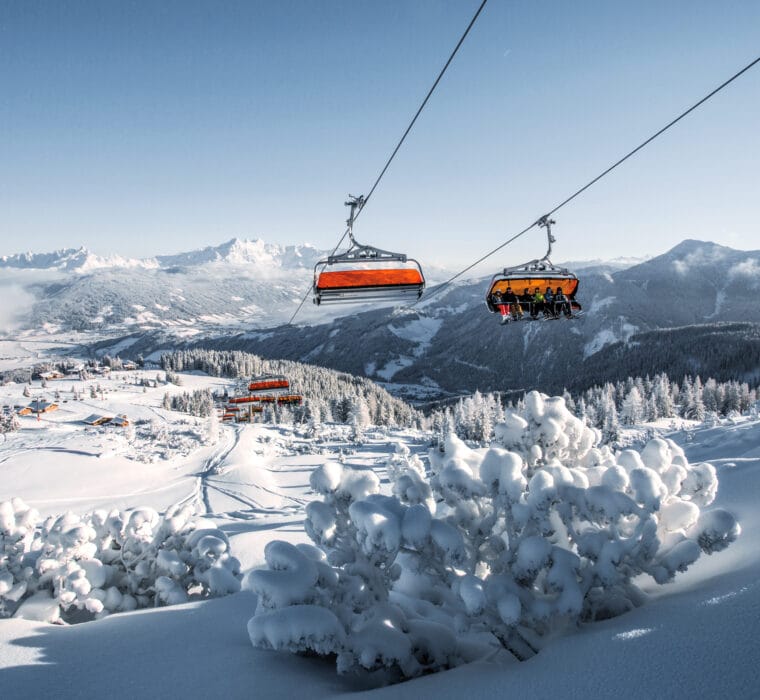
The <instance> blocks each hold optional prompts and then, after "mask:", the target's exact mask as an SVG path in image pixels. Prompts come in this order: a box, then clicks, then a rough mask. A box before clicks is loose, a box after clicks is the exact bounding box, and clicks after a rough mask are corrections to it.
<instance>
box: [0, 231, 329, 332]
mask: <svg viewBox="0 0 760 700" xmlns="http://www.w3.org/2000/svg"><path fill="white" fill-rule="evenodd" d="M324 255H325V252H324V251H320V250H318V249H316V248H314V247H312V246H309V245H297V246H278V245H274V244H270V243H265V242H264V241H262V240H253V241H249V240H239V239H232V240H230V241H227V242H226V243H222V244H221V245H219V246H210V247H207V248H203V249H202V250H196V251H191V252H187V253H179V254H177V255H162V256H157V257H154V258H146V259H139V260H138V259H127V258H122V257H120V256H109V257H100V256H98V255H95V254H93V253H91V252H89V251H88V250H86V249H85V248H79V249H73V248H72V249H66V250H60V251H56V252H54V253H46V254H33V253H24V254H20V255H9V256H3V257H1V258H0V288H2V287H8V288H11V291H12V292H15V294H14V296H16V298H17V302H18V303H17V305H16V306H17V308H16V309H15V312H16V313H15V317H14V318H13V319H12V320H11V319H4V320H5V326H6V328H4V329H2V330H7V329H8V328H9V327H13V328H15V330H17V331H18V330H25V329H29V328H33V329H43V330H45V331H47V332H48V333H55V332H60V331H63V332H66V331H70V330H79V331H91V330H97V331H99V332H106V333H109V334H112V333H123V332H125V331H127V330H143V331H144V330H149V329H155V328H165V329H167V328H168V329H175V330H177V331H180V330H184V331H185V332H190V333H192V332H194V331H196V330H198V329H200V328H208V327H211V326H217V327H218V326H234V325H236V324H244V325H245V326H246V327H250V326H261V325H265V324H269V323H272V322H274V323H278V322H282V321H283V320H284V319H285V318H286V317H288V315H289V314H290V313H292V308H293V307H294V304H296V303H297V301H298V300H300V298H301V297H302V295H303V293H304V292H305V290H306V288H307V287H308V285H309V282H310V280H311V272H312V269H313V267H314V264H315V263H316V262H317V260H319V259H320V258H321V257H323V256H324Z"/></svg>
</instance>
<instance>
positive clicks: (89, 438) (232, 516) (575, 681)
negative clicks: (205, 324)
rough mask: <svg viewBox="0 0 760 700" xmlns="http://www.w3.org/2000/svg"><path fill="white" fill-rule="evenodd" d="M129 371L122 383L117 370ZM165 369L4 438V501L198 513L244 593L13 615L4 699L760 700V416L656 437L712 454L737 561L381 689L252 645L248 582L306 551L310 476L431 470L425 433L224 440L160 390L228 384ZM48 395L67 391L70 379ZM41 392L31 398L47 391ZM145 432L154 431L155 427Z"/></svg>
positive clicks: (695, 456)
mask: <svg viewBox="0 0 760 700" xmlns="http://www.w3.org/2000/svg"><path fill="white" fill-rule="evenodd" d="M119 375H120V376H119ZM153 376H155V371H154V372H130V373H118V375H117V376H114V377H113V378H111V379H110V380H106V381H103V380H100V384H101V385H102V386H103V387H106V388H107V389H108V391H107V393H106V394H105V395H104V396H103V398H91V397H90V393H89V390H88V387H89V386H90V385H97V383H98V381H95V380H89V381H88V382H84V383H79V382H78V384H81V385H82V386H81V387H79V386H78V389H79V390H80V391H83V393H84V395H85V397H86V398H83V399H82V400H79V401H68V400H67V401H66V402H61V404H60V407H59V410H57V411H55V412H53V413H51V414H45V415H42V416H41V417H40V420H37V419H36V418H35V417H28V416H27V417H23V418H22V419H21V421H22V425H21V430H19V431H18V432H14V433H9V434H8V435H7V436H6V437H5V440H4V442H2V444H0V501H6V500H8V499H10V498H13V497H19V498H21V499H23V500H24V501H25V502H26V503H27V504H28V505H29V506H31V507H33V508H36V509H37V510H38V511H39V512H40V514H41V515H42V516H50V515H59V514H62V513H65V512H66V511H72V512H74V513H76V514H80V515H82V514H84V513H87V512H90V511H93V510H95V509H105V510H110V509H113V508H117V509H120V510H125V509H129V508H136V507H149V508H153V509H155V510H157V511H159V512H162V511H165V510H166V509H167V508H168V507H169V506H171V505H172V504H177V503H179V504H185V505H192V506H193V509H194V510H195V513H196V516H197V518H198V519H199V520H200V522H201V523H202V524H201V526H202V527H217V528H219V529H221V530H222V531H223V532H224V533H225V534H226V536H227V537H228V538H229V541H230V546H231V550H232V554H234V556H235V557H237V558H238V559H239V560H240V564H241V569H242V573H243V579H242V590H241V591H240V592H238V593H234V594H231V595H228V596H224V597H219V598H213V599H209V600H205V601H203V602H194V603H187V604H181V605H173V606H167V607H160V608H153V609H143V610H137V611H133V612H124V613H118V614H114V615H111V616H109V617H106V618H104V619H101V620H96V621H92V622H85V623H82V624H73V625H60V624H49V623H46V622H39V621H34V620H27V619H18V618H15V619H5V620H0V692H2V695H3V697H8V698H16V697H18V698H20V697H44V696H54V697H59V698H74V697H77V698H96V697H103V696H104V695H107V696H108V697H111V698H134V697H180V698H181V697H186V698H192V697H201V696H206V695H208V694H210V693H214V694H218V695H220V696H223V697H228V698H250V697H262V698H267V699H268V700H269V699H276V698H294V697H301V696H308V697H310V698H332V697H340V696H345V695H354V694H358V695H362V696H364V695H365V694H366V696H368V697H376V698H383V697H389V698H390V697H393V698H406V697H409V698H419V697H440V698H454V697H465V696H466V697H474V698H480V697H483V698H486V697H501V696H503V695H504V694H505V693H509V694H510V695H511V696H514V697H532V698H550V697H562V698H590V697H592V698H603V697H616V698H626V697H630V698H651V697H667V696H674V697H731V698H752V697H756V696H757V693H758V689H760V670H759V668H760V664H759V662H760V651H758V647H757V639H756V635H757V632H758V622H759V621H760V583H758V582H759V581H760V516H758V508H757V497H758V494H760V420H758V419H757V418H751V417H748V416H744V417H737V418H734V419H727V420H725V421H722V422H720V423H719V424H717V425H712V426H708V425H703V424H696V423H693V422H681V423H679V425H675V426H674V425H665V424H663V425H660V426H651V425H648V426H642V428H648V429H650V430H651V429H657V430H658V431H659V432H660V434H663V435H666V436H667V437H670V438H671V439H673V440H674V441H675V442H676V443H678V444H679V445H680V446H681V447H683V449H684V450H685V453H686V456H687V458H688V460H689V462H690V463H697V462H701V461H709V462H710V463H712V464H713V465H714V466H715V468H716V470H717V473H718V477H719V484H720V485H719V491H718V495H717V499H716V501H715V504H714V505H715V506H718V507H721V508H725V509H726V510H728V511H730V512H731V513H733V515H734V516H736V518H737V519H738V521H739V522H740V524H741V528H742V532H741V535H740V536H739V538H738V539H737V541H736V542H734V543H733V544H732V545H731V546H730V547H728V548H727V549H726V550H725V551H722V552H718V553H715V554H713V555H711V556H702V557H701V558H700V559H699V560H698V561H697V562H696V563H695V564H694V565H693V566H692V567H691V568H690V569H689V570H688V571H687V572H686V573H682V574H678V575H677V576H676V579H675V581H674V582H673V583H669V584H666V585H664V586H655V585H654V584H653V583H652V584H651V585H650V584H648V583H647V582H646V581H642V582H640V585H641V586H642V588H643V589H644V590H645V591H646V592H647V593H648V594H649V596H650V598H649V600H647V602H646V603H645V604H644V605H642V606H641V607H638V608H636V609H634V610H632V611H630V612H628V613H626V614H624V615H621V616H620V617H617V618H615V619H612V620H606V621H602V622H595V623H590V624H584V625H582V626H581V627H580V628H579V629H577V630H576V631H574V632H573V633H572V634H568V635H565V636H561V637H558V638H556V639H553V640H551V642H550V643H549V644H548V645H547V646H546V647H545V648H544V649H542V650H541V652H540V653H539V654H537V655H536V656H535V657H533V658H532V659H530V660H528V661H526V662H523V663H518V662H516V661H508V660H507V661H505V659H504V656H503V655H502V656H499V658H493V659H491V660H482V661H478V662H475V663H471V664H466V665H463V666H460V667H458V668H456V669H454V670H451V671H446V672H442V673H436V674H432V675H428V676H423V677H421V678H417V679H415V680H411V681H407V682H404V683H400V684H396V685H392V686H388V687H384V688H368V687H367V684H366V681H365V680H362V679H361V678H357V677H353V676H348V677H345V676H338V675H336V672H335V664H334V661H332V660H325V659H320V658H314V657H308V656H298V655H293V654H290V653H285V652H274V651H267V650H262V649H255V648H253V647H252V645H251V642H250V639H249V637H248V633H247V631H246V623H247V621H248V620H249V619H250V618H251V617H252V615H253V614H254V612H255V610H256V596H255V595H254V594H253V593H252V592H250V590H249V589H248V587H247V580H248V577H249V576H248V575H249V572H250V571H252V570H255V569H258V568H261V567H262V566H264V548H265V546H266V544H267V543H268V542H270V541H271V540H275V539H279V540H284V541H287V542H291V543H306V542H308V541H309V540H308V537H307V535H306V533H305V531H304V527H303V523H304V518H305V507H306V505H307V504H308V503H309V502H311V501H312V500H314V499H315V498H316V495H315V494H314V493H313V491H312V490H311V488H310V485H309V477H310V475H311V473H312V472H313V471H314V470H315V469H317V468H318V467H319V466H321V465H323V464H325V463H326V462H328V461H335V460H336V459H340V460H342V461H343V462H344V463H345V464H346V465H347V466H350V467H352V468H354V469H360V470H362V469H364V470H369V469H372V470H374V471H375V472H376V474H377V476H378V477H379V478H380V481H381V490H382V488H383V486H384V485H385V486H386V487H387V478H386V474H385V472H384V464H385V461H386V459H387V458H388V457H389V456H390V455H391V454H392V453H393V452H394V450H395V449H396V445H397V444H398V443H399V442H401V443H404V444H406V445H407V446H408V447H409V449H410V450H411V452H412V453H413V454H416V455H418V456H420V457H421V458H423V459H425V461H426V455H427V450H428V448H429V435H426V434H423V433H418V432H415V431H394V430H387V429H374V428H372V427H370V428H368V429H367V430H366V431H365V438H364V440H363V441H362V442H361V444H355V443H354V442H353V441H352V440H351V439H350V437H349V428H348V427H347V426H342V425H324V426H322V427H321V429H320V431H319V437H318V438H317V437H308V436H307V434H306V431H305V430H304V429H302V428H299V427H297V426H292V425H281V426H271V425H262V424H251V425H245V424H240V425H229V424H226V425H222V426H221V427H220V431H219V434H218V436H217V437H216V438H214V437H209V435H208V434H206V425H205V422H204V420H203V419H195V418H192V417H190V416H187V415H185V414H181V413H178V412H174V411H169V410H165V409H163V408H161V407H160V406H161V400H162V397H163V394H164V392H166V391H170V392H181V391H192V390H193V389H197V388H206V387H207V388H210V389H212V390H216V389H221V388H224V387H225V386H226V387H228V388H231V386H232V382H231V381H229V380H223V379H215V378H209V377H206V376H201V375H190V374H183V375H182V381H183V385H182V386H179V387H174V386H166V387H165V386H159V387H153V388H143V387H142V386H139V385H138V382H139V381H140V380H141V379H142V378H149V377H153ZM52 384H53V383H51V385H50V386H48V387H47V389H46V391H45V393H46V395H49V396H50V395H52V393H53V391H54V390H55V389H56V388H57V389H59V390H60V391H61V392H62V393H65V392H66V391H67V389H68V383H67V382H66V381H65V380H63V381H62V382H56V383H55V386H52ZM22 389H23V387H22V386H21V385H14V384H10V385H7V386H4V387H0V402H2V403H3V404H19V403H22V402H23V401H25V400H26V401H28V399H24V398H23V397H22V395H21V391H22ZM41 393H42V391H41V390H40V389H35V395H37V394H41ZM92 414H108V415H114V414H117V415H126V416H128V417H129V419H130V420H131V421H132V422H133V423H135V422H142V423H141V424H142V426H143V429H142V430H138V431H137V432H136V433H135V432H133V433H126V432H124V431H123V429H120V428H118V427H116V426H107V425H106V426H100V427H91V426H87V425H85V424H83V423H82V420H83V419H84V418H86V417H87V416H89V415H92ZM146 426H147V427H146Z"/></svg>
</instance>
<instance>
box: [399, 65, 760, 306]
mask: <svg viewBox="0 0 760 700" xmlns="http://www.w3.org/2000/svg"><path fill="white" fill-rule="evenodd" d="M757 63H760V56H758V57H757V58H756V59H754V60H753V61H751V62H750V63H748V64H747V65H746V66H744V68H742V69H741V70H740V71H738V72H736V73H734V74H733V75H732V76H731V77H730V78H729V79H728V80H726V81H724V82H723V83H721V84H720V85H718V87H716V88H715V89H714V90H712V91H711V92H709V93H708V94H707V95H705V96H704V97H703V98H702V99H701V100H699V101H698V102H695V103H694V104H693V105H692V106H691V107H689V108H688V109H687V110H686V111H684V112H682V113H681V114H680V115H678V116H677V117H676V118H675V119H673V120H672V121H670V122H668V123H667V124H666V125H665V126H663V127H662V129H660V130H659V131H657V132H655V133H654V134H652V135H651V136H650V137H649V138H648V139H646V140H645V141H642V142H641V143H640V144H639V145H638V146H636V148H634V149H633V150H632V151H629V152H628V153H627V154H626V155H624V156H623V157H622V158H620V159H619V160H617V161H616V162H615V163H613V164H612V165H610V167H609V168H607V169H606V170H604V171H602V172H601V173H599V175H597V176H596V177H595V178H594V179H593V180H589V182H587V183H586V184H585V185H583V187H581V188H580V189H578V190H576V191H575V192H573V194H571V195H570V196H569V197H567V198H566V199H564V200H562V201H561V202H560V203H559V204H557V205H556V206H555V207H554V208H553V209H550V210H549V211H548V212H547V213H546V214H544V215H543V216H541V217H539V218H538V219H537V220H536V221H534V222H533V223H532V224H531V225H530V226H526V227H525V228H524V229H523V230H522V231H520V232H519V233H516V234H515V235H514V236H512V237H511V238H510V239H508V240H507V241H505V242H504V243H502V244H501V245H499V246H497V247H496V248H494V249H493V250H491V251H489V252H488V253H486V254H485V255H483V256H482V257H480V258H478V259H477V260H476V261H475V262H474V263H472V264H471V265H468V266H467V267H465V268H464V269H463V270H461V271H459V272H457V273H456V274H455V275H454V276H453V277H450V278H449V279H448V280H446V281H445V282H441V284H438V285H436V286H435V287H433V288H432V289H430V291H428V292H427V293H426V294H423V295H422V296H421V297H420V298H419V299H417V300H415V301H414V302H413V303H411V304H409V305H408V306H407V307H405V308H412V307H414V306H416V305H417V304H419V303H420V302H421V301H425V300H427V299H430V298H431V297H433V296H435V295H436V294H439V293H440V292H442V291H443V290H444V289H446V288H447V287H448V286H449V285H451V283H452V282H454V281H455V280H457V279H459V278H460V277H461V276H462V275H464V274H465V273H466V272H469V271H470V270H472V268H473V267H475V266H476V265H479V264H480V263H482V262H483V261H484V260H487V259H488V258H490V257H491V256H492V255H494V254H495V253H498V252H499V251H500V250H501V249H502V248H505V247H506V246H508V245H509V244H510V243H512V242H513V241H515V240H517V239H518V238H520V236H523V235H525V234H526V233H528V231H530V230H531V229H532V228H534V227H535V226H538V225H539V224H540V223H541V222H542V221H544V220H545V219H547V218H549V217H550V216H551V215H552V214H554V213H555V212H556V211H559V210H560V209H562V207H564V206H565V205H566V204H569V203H570V202H572V201H573V200H574V199H575V198H576V197H578V196H579V195H581V194H582V193H583V192H585V191H586V190H587V189H589V187H591V186H592V185H594V184H596V183H597V182H599V180H601V179H602V178H603V177H605V176H606V175H608V174H609V173H611V172H612V171H613V170H614V169H615V168H617V167H618V166H619V165H622V164H623V163H624V162H625V161H627V160H628V159H629V158H630V157H631V156H633V155H635V154H636V153H638V152H639V151H640V150H641V149H642V148H644V147H645V146H647V145H649V144H650V143H651V142H652V141H654V140H655V139H656V138H657V137H658V136H660V135H662V134H664V133H665V132H666V131H667V130H668V129H670V127H672V126H675V125H676V124H677V123H678V122H680V121H681V119H683V118H684V117H685V116H687V115H688V114H690V113H691V112H693V111H694V110H695V109H697V107H700V106H701V105H703V104H704V103H705V102H707V101H708V100H709V99H710V98H711V97H713V96H714V95H717V94H718V93H719V92H720V91H721V90H723V88H725V87H727V86H728V85H729V84H730V83H732V82H733V81H734V80H736V79H737V78H738V77H739V76H741V75H742V74H744V73H746V72H747V71H748V70H749V69H750V68H752V67H753V66H754V65H756V64H757Z"/></svg>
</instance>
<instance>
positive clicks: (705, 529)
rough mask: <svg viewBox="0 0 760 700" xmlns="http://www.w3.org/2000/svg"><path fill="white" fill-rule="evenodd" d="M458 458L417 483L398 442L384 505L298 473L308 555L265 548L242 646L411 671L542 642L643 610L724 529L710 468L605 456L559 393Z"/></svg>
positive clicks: (717, 541) (335, 470)
mask: <svg viewBox="0 0 760 700" xmlns="http://www.w3.org/2000/svg"><path fill="white" fill-rule="evenodd" d="M495 434H496V436H497V444H495V445H494V446H492V447H491V448H489V449H480V450H473V449H470V448H469V447H467V446H466V445H465V444H464V443H463V442H462V441H461V440H459V439H458V438H457V437H455V436H453V435H449V436H448V438H447V439H446V440H445V443H444V445H443V446H442V447H441V448H440V449H435V450H433V451H431V453H430V472H429V474H426V473H425V470H424V469H423V467H422V464H421V462H420V461H419V460H418V459H417V458H416V457H412V456H410V455H409V451H408V450H407V449H406V448H403V447H400V448H399V449H398V450H397V451H396V454H394V455H392V456H391V457H390V458H389V460H388V462H387V473H388V476H389V479H390V481H391V489H392V495H381V494H380V493H379V489H380V481H379V479H378V477H377V476H376V475H375V474H374V473H373V472H372V471H363V470H355V469H352V468H349V467H347V466H344V465H342V464H340V463H337V462H328V463H326V464H324V465H322V466H321V467H319V468H318V469H316V470H315V471H314V472H313V473H312V476H311V486H312V488H313V489H314V490H315V491H316V492H317V493H318V494H320V496H321V500H318V501H315V502H313V503H311V504H309V506H308V507H307V513H306V514H307V517H306V521H305V528H306V532H307V533H308V535H309V537H310V538H311V539H312V540H313V542H314V543H315V545H316V547H315V546H312V545H297V546H294V545H292V544H288V543H286V542H279V541H275V542H270V543H269V545H268V546H267V548H266V551H265V557H266V562H267V565H268V568H267V569H263V570H258V571H254V572H253V573H252V574H251V576H250V579H249V581H250V587H251V588H252V590H253V591H255V592H256V593H257V594H258V596H259V599H258V607H257V609H256V614H255V616H254V617H253V618H252V619H251V620H250V622H249V623H248V631H249V635H250V638H251V641H252V642H253V644H254V646H257V647H263V648H271V649H286V650H290V651H311V652H315V653H317V654H322V655H329V654H335V655H336V657H337V666H338V670H339V671H340V672H348V671H355V670H365V671H379V670H381V669H385V671H384V672H385V673H386V678H387V677H391V678H392V677H396V678H400V677H411V676H416V675H419V674H422V673H425V672H429V671H435V670H440V669H445V668H450V667H452V666H456V665H457V664H461V663H463V662H466V661H468V660H471V659H474V658H478V657H482V656H483V655H484V654H486V653H491V652H493V651H494V649H499V648H505V649H507V650H509V651H510V652H511V653H512V654H513V655H514V656H515V657H517V658H518V659H525V658H528V657H530V656H531V655H533V654H535V653H536V652H537V651H538V650H539V649H540V648H541V647H542V645H543V644H545V643H546V640H547V639H548V638H550V637H551V636H552V635H553V634H556V633H558V632H560V631H563V630H566V629H567V628H569V627H572V626H575V625H577V624H579V623H580V622H583V621H591V620H597V619H601V618H607V617H611V616H614V615H618V614H620V613H623V612H625V611H627V610H629V609H630V608H631V607H633V606H634V605H636V604H638V603H639V602H641V601H642V599H643V595H642V593H641V592H640V591H639V589H638V588H637V587H636V585H635V584H634V582H633V580H634V579H635V578H636V577H637V576H639V575H641V574H649V575H650V576H651V577H652V578H653V579H654V580H655V581H656V582H658V583H665V582H667V581H670V580H672V579H673V577H674V576H675V574H676V573H677V572H679V571H684V570H685V569H686V568H687V567H688V566H689V565H690V564H692V563H693V562H694V561H696V559H697V558H698V557H699V556H700V554H701V553H702V552H707V553H712V552H714V551H717V550H719V549H722V548H724V547H725V546H727V545H728V544H729V543H730V542H731V541H732V540H733V539H735V538H736V536H737V535H738V533H739V526H738V524H737V522H736V521H735V519H734V518H733V517H732V516H731V515H730V514H729V513H727V512H725V511H722V510H713V511H708V512H702V508H703V507H705V506H708V505H709V504H710V503H711V502H712V501H713V499H714V498H715V493H716V489H717V478H716V473H715V469H714V468H713V467H712V466H711V465H709V464H695V465H690V464H689V463H688V462H687V460H686V458H685V456H684V453H683V451H682V450H681V449H680V448H679V447H678V446H676V445H675V444H674V443H673V442H672V441H669V440H662V439H654V440H652V441H650V442H649V443H648V444H647V446H646V447H645V448H644V449H643V450H642V451H641V452H640V453H639V452H635V451H633V450H624V451H622V452H619V453H614V452H613V451H611V450H610V449H609V447H607V446H600V445H599V434H598V432H597V431H595V430H593V429H591V428H589V427H587V426H586V425H585V424H584V422H582V421H581V420H579V419H578V418H576V417H575V416H573V415H572V414H571V413H570V412H569V411H568V409H567V408H566V406H565V403H564V400H563V399H562V398H547V397H544V396H542V395H540V394H538V393H535V392H534V393H531V394H529V395H528V396H527V399H526V402H525V409H524V410H523V411H521V412H520V413H516V412H508V413H507V414H506V416H505V420H504V422H502V423H500V424H499V425H497V426H496V427H495Z"/></svg>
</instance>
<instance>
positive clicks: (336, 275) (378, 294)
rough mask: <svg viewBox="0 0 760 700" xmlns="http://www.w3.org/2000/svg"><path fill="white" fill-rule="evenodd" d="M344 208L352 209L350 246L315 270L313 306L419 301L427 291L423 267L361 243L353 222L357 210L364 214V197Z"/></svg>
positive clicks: (414, 261)
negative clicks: (354, 230)
mask: <svg viewBox="0 0 760 700" xmlns="http://www.w3.org/2000/svg"><path fill="white" fill-rule="evenodd" d="M345 204H346V206H347V207H351V214H350V216H349V218H348V220H347V221H346V223H347V224H348V236H349V239H350V241H351V245H350V247H349V249H348V250H347V251H346V252H345V253H341V254H339V255H330V256H328V257H327V259H325V260H320V261H319V262H318V263H317V264H316V265H315V266H314V285H313V292H314V303H315V304H317V305H319V304H336V303H356V302H365V301H397V300H407V299H418V298H419V297H420V296H421V295H422V291H423V290H424V289H425V277H424V275H423V274H422V268H421V267H420V264H419V263H418V262H417V261H416V260H413V259H411V258H407V256H406V255H404V254H403V253H391V252H389V251H387V250H381V249H379V248H374V247H372V246H368V245H362V244H361V243H358V242H357V241H356V239H355V238H354V233H353V226H354V218H355V215H356V210H357V208H358V209H359V211H361V208H362V207H363V206H364V197H363V196H360V197H354V196H352V195H349V201H348V202H346V203H345Z"/></svg>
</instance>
